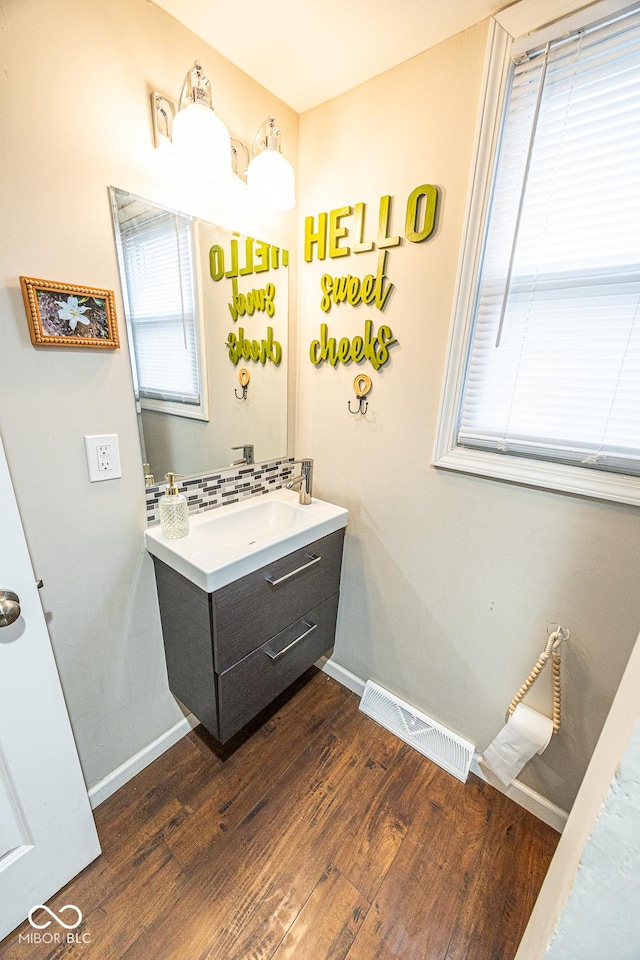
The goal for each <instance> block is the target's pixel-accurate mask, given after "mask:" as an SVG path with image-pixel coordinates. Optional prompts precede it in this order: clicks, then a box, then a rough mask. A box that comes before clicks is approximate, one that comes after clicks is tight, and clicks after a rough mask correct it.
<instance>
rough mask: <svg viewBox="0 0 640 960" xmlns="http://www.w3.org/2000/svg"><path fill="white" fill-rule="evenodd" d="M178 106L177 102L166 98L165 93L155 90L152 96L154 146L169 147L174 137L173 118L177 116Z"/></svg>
mask: <svg viewBox="0 0 640 960" xmlns="http://www.w3.org/2000/svg"><path fill="white" fill-rule="evenodd" d="M177 109H178V104H177V103H176V102H175V100H171V99H170V98H169V97H165V95H164V94H163V93H159V92H158V91H157V90H154V91H153V93H152V94H151V119H152V121H153V145H154V147H155V148H156V149H158V147H164V148H166V147H168V146H169V145H170V144H171V141H172V137H173V118H174V117H175V115H176V111H177Z"/></svg>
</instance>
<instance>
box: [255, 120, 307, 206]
mask: <svg viewBox="0 0 640 960" xmlns="http://www.w3.org/2000/svg"><path fill="white" fill-rule="evenodd" d="M281 138H282V134H281V132H280V128H279V127H278V125H277V124H276V121H275V119H274V118H273V117H268V118H267V119H266V120H265V121H264V123H263V124H262V126H261V127H260V129H259V130H258V132H257V134H256V137H255V140H254V141H253V150H252V156H251V163H250V164H249V167H248V169H247V186H248V188H249V196H251V197H253V198H254V199H255V201H256V203H258V204H259V205H260V206H261V207H264V208H265V209H267V210H291V208H292V207H295V205H296V184H295V174H294V172H293V167H292V166H291V164H290V163H289V161H288V160H287V159H286V158H285V157H283V156H282V153H281V151H280V141H281Z"/></svg>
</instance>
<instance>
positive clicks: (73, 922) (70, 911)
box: [18, 903, 91, 943]
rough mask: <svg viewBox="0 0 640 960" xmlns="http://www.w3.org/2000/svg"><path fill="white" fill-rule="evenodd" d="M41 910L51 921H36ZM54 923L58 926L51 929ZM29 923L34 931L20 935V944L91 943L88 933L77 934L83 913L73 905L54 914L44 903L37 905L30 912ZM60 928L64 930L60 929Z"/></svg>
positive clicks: (67, 905)
mask: <svg viewBox="0 0 640 960" xmlns="http://www.w3.org/2000/svg"><path fill="white" fill-rule="evenodd" d="M40 910H44V912H45V913H46V914H49V917H50V918H51V919H44V918H43V917H40V918H38V919H36V916H35V915H36V914H37V913H38V911H40ZM63 915H65V916H64V917H63ZM52 922H53V923H55V924H56V925H57V926H54V927H52V928H51V929H49V928H50V927H51V924H52ZM29 923H30V925H31V927H32V929H31V930H29V931H28V932H27V933H20V934H18V943H91V937H90V936H89V934H88V933H78V932H77V928H78V927H79V926H80V924H81V923H82V912H81V910H80V909H79V908H78V907H76V906H75V905H74V904H73V903H67V904H65V906H64V907H60V909H59V911H58V913H54V912H53V910H50V909H49V907H46V906H45V905H44V904H43V903H37V904H36V905H35V907H31V910H29ZM60 927H62V930H60V929H59V928H60Z"/></svg>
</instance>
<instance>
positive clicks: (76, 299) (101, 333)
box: [20, 277, 120, 348]
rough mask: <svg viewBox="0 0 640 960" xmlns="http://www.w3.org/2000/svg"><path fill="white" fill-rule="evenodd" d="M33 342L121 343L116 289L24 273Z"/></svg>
mask: <svg viewBox="0 0 640 960" xmlns="http://www.w3.org/2000/svg"><path fill="white" fill-rule="evenodd" d="M20 286H21V288H22V296H23V298H24V306H25V309H26V311H27V320H28V321H29V332H30V334H31V342H32V343H33V344H34V345H35V346H45V345H50V346H52V347H107V348H109V347H110V348H114V347H118V346H119V345H120V342H119V340H118V323H117V320H116V307H115V300H114V297H113V291H112V290H98V289H97V288H95V287H78V286H76V285H74V284H71V283H56V282H54V281H51V280H35V279H34V278H33V277H20Z"/></svg>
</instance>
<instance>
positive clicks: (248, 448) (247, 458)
mask: <svg viewBox="0 0 640 960" xmlns="http://www.w3.org/2000/svg"><path fill="white" fill-rule="evenodd" d="M231 449H232V450H242V456H241V457H240V459H239V460H232V461H231V466H232V467H239V466H240V465H241V464H243V463H254V462H255V461H254V459H253V444H252V443H241V444H240V446H239V447H231Z"/></svg>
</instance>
